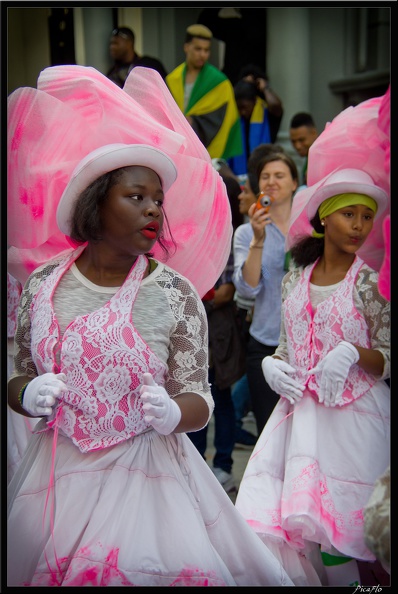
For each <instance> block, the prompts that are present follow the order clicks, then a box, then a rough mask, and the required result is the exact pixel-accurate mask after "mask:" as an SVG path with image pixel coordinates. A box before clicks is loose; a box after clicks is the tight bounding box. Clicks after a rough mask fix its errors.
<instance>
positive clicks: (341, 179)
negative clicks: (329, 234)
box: [306, 169, 388, 220]
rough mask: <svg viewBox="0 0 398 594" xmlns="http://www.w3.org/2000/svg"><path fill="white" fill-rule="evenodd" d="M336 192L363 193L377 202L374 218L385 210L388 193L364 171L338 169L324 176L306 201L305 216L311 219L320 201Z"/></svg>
mask: <svg viewBox="0 0 398 594" xmlns="http://www.w3.org/2000/svg"><path fill="white" fill-rule="evenodd" d="M338 194H365V195H366V196H370V197H371V198H373V199H374V200H375V201H376V203H377V212H376V214H375V217H374V218H375V219H376V218H379V217H380V215H381V214H382V213H383V212H384V211H385V209H386V208H387V205H388V195H387V194H386V192H385V191H384V190H382V189H381V188H379V187H378V186H376V185H375V183H374V181H373V179H372V178H371V177H370V175H369V174H367V173H366V172H365V171H361V170H359V169H339V170H338V171H335V172H333V173H331V174H330V175H329V176H327V177H325V178H324V179H323V180H322V181H321V182H320V185H319V186H318V187H317V188H316V190H315V191H314V192H313V194H312V196H311V197H310V199H309V200H308V202H307V207H306V211H307V216H308V219H309V220H311V219H312V218H313V217H314V216H315V214H316V212H317V210H318V208H319V207H320V205H321V204H322V202H324V200H327V199H328V198H331V197H332V196H337V195H338Z"/></svg>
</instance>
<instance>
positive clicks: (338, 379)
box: [308, 340, 359, 406]
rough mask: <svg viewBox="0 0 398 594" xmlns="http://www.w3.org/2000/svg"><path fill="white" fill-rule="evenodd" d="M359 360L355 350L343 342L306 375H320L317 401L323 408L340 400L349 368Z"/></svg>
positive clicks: (334, 404)
mask: <svg viewBox="0 0 398 594" xmlns="http://www.w3.org/2000/svg"><path fill="white" fill-rule="evenodd" d="M358 359H359V353H358V351H357V349H356V348H355V347H354V346H353V345H352V344H350V343H349V342H345V341H344V340H343V341H342V342H340V343H339V344H338V345H337V346H336V347H335V348H334V349H332V350H331V351H330V352H329V353H328V354H327V355H326V357H324V358H323V359H322V360H321V361H319V363H318V365H316V366H315V367H313V368H312V369H310V370H309V371H308V374H309V375H311V374H314V375H315V374H316V373H320V374H321V377H320V382H319V394H318V400H319V402H321V403H323V404H324V405H325V406H336V404H339V403H340V402H341V401H342V399H341V396H342V394H343V391H344V383H345V381H346V379H347V376H348V372H349V371H350V367H351V366H352V365H354V363H356V362H357V361H358Z"/></svg>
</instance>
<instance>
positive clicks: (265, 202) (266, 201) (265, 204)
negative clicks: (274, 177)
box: [256, 192, 272, 212]
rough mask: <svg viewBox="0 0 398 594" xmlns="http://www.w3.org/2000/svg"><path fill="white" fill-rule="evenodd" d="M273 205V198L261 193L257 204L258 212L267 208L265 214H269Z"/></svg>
mask: <svg viewBox="0 0 398 594" xmlns="http://www.w3.org/2000/svg"><path fill="white" fill-rule="evenodd" d="M271 203H272V198H271V196H267V194H265V192H261V193H260V195H259V197H258V200H257V202H256V210H258V209H259V208H265V212H268V211H269V209H270V206H271Z"/></svg>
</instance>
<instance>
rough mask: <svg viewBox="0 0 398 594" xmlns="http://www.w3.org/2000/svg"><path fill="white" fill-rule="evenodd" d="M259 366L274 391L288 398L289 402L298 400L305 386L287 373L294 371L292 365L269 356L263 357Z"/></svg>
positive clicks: (292, 402)
mask: <svg viewBox="0 0 398 594" xmlns="http://www.w3.org/2000/svg"><path fill="white" fill-rule="evenodd" d="M261 368H262V370H263V374H264V377H265V380H266V382H267V384H268V385H269V386H270V388H271V389H272V390H273V391H274V392H276V393H277V394H279V395H280V396H283V398H286V399H287V400H289V402H290V403H291V404H294V403H295V402H297V401H298V400H300V398H301V397H302V395H303V391H304V389H305V386H304V385H303V384H300V383H299V382H298V381H296V380H295V379H293V378H292V377H290V376H289V375H288V373H294V372H295V369H294V367H292V366H291V365H289V363H286V361H282V360H281V359H276V358H275V357H271V356H269V357H264V359H263V361H262V363H261Z"/></svg>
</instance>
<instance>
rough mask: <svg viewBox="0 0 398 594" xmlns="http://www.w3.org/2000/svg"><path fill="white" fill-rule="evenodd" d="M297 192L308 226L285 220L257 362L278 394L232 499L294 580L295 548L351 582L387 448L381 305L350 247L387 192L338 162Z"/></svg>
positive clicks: (365, 552) (384, 312) (340, 581)
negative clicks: (274, 321) (268, 344)
mask: <svg viewBox="0 0 398 594" xmlns="http://www.w3.org/2000/svg"><path fill="white" fill-rule="evenodd" d="M303 192H306V196H307V200H306V201H305V206H302V205H303V204H304V201H303V200H301V201H299V202H298V208H301V210H300V211H296V212H295V213H294V214H295V215H297V217H301V218H303V217H305V218H306V219H307V221H308V222H309V223H310V224H311V227H312V233H311V235H309V234H305V233H304V234H301V235H300V234H295V231H294V228H293V229H292V227H291V228H290V231H289V233H290V236H289V239H288V243H289V247H290V249H291V255H292V258H293V261H294V263H295V265H296V267H295V268H294V269H293V270H291V271H290V272H288V273H287V274H286V276H285V277H284V279H283V283H282V322H281V335H280V343H279V346H278V348H277V350H276V352H275V354H274V355H272V356H270V357H265V358H264V360H263V363H262V368H263V373H264V376H265V379H266V381H267V382H268V383H269V385H270V386H271V387H272V389H273V390H275V391H276V392H277V393H278V394H280V395H281V398H280V400H279V402H278V403H277V405H276V407H275V409H274V411H273V413H272V415H271V417H270V418H269V421H268V423H267V425H266V426H265V428H264V430H263V432H262V434H261V436H260V438H259V440H258V442H257V445H256V447H255V449H254V451H253V454H252V456H251V458H250V460H249V462H248V465H247V468H246V471H245V474H244V477H243V480H242V482H241V486H240V490H239V493H238V497H237V501H236V507H237V509H239V511H240V512H241V513H242V515H243V516H244V517H245V518H246V520H247V522H248V523H249V524H250V525H251V526H252V527H253V528H254V529H255V530H256V532H257V533H258V534H259V535H260V536H261V538H262V539H263V540H264V542H266V543H267V544H268V545H269V546H270V547H271V548H272V549H273V550H274V552H275V554H278V553H279V555H280V559H281V560H282V562H283V564H284V567H285V569H286V571H287V572H288V574H289V575H290V577H291V578H292V579H293V581H294V582H295V583H296V584H297V583H299V580H300V571H301V569H300V564H299V563H298V557H297V553H299V556H301V557H302V559H303V563H304V559H307V560H308V559H310V560H311V561H312V562H313V563H314V565H315V567H316V568H317V570H318V572H319V575H320V577H321V579H322V581H323V583H324V585H353V584H355V583H360V578H359V573H358V568H357V565H356V562H355V561H354V560H355V559H358V560H364V561H372V560H375V556H374V555H373V553H371V552H370V551H369V549H367V547H366V545H365V542H364V525H363V508H364V506H365V504H366V503H367V501H368V499H369V497H370V494H371V492H372V489H373V485H374V482H375V480H376V478H377V477H378V476H379V475H380V474H381V473H382V472H383V471H384V469H385V468H386V466H387V465H388V463H389V455H390V390H389V387H388V386H387V384H386V382H385V381H384V380H385V379H386V378H388V377H389V370H390V343H389V339H390V307H389V302H388V301H387V300H385V299H384V298H383V297H382V296H381V295H380V293H379V291H378V274H377V272H376V271H374V270H373V269H372V268H371V267H370V266H369V265H367V264H366V263H365V262H364V261H363V260H362V258H361V257H360V256H359V255H358V254H357V252H358V250H359V249H360V248H361V246H362V245H363V244H364V242H365V241H366V239H367V237H368V236H369V234H370V232H371V230H372V227H373V222H374V220H375V219H377V218H379V217H382V216H383V213H384V211H385V209H386V207H387V205H388V196H387V194H386V192H385V191H384V190H383V189H381V188H380V187H378V186H376V185H375V184H374V182H373V180H372V178H371V177H370V176H369V175H368V174H367V173H365V172H363V171H360V170H357V169H340V170H336V171H334V172H332V173H330V174H329V175H327V176H325V178H324V179H323V180H321V181H320V182H318V183H317V184H314V185H313V186H312V187H311V188H309V189H306V190H303ZM299 197H300V193H299V194H298V196H297V198H299ZM295 200H296V198H295ZM293 209H294V202H293ZM293 219H294V215H293ZM296 221H297V219H296ZM319 545H320V547H319ZM319 549H320V550H321V551H322V561H323V564H324V568H322V566H321V564H320V563H319V562H320V559H319V557H318V551H319ZM317 557H318V558H317Z"/></svg>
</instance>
